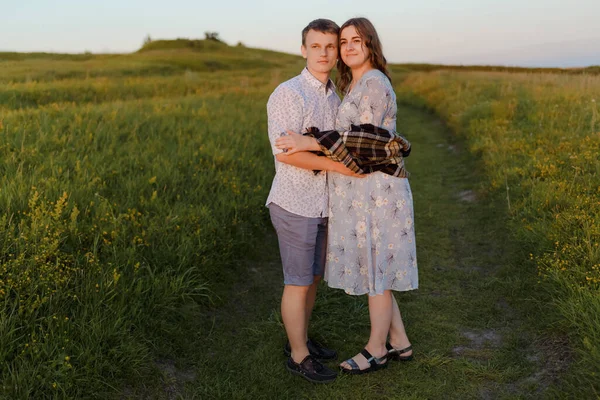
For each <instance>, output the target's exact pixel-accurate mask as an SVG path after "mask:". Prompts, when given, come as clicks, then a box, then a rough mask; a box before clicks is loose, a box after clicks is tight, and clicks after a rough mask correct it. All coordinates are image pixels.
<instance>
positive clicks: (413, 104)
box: [0, 41, 600, 399]
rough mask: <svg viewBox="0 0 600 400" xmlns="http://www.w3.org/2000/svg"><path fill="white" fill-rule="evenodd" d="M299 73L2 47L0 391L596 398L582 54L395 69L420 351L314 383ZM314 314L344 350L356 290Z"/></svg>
mask: <svg viewBox="0 0 600 400" xmlns="http://www.w3.org/2000/svg"><path fill="white" fill-rule="evenodd" d="M302 67H303V60H302V59H301V58H300V57H296V56H292V55H286V54H281V53H275V52H270V51H263V50H255V49H248V48H244V47H229V46H226V45H223V44H219V43H208V42H207V43H204V42H203V41H197V42H192V43H190V42H185V41H182V42H176V43H172V42H161V41H158V42H154V43H153V44H152V46H148V47H146V48H144V49H142V51H140V52H137V53H134V54H126V55H91V54H84V55H60V54H19V53H0V157H1V159H2V161H3V162H2V163H1V164H0V168H1V172H2V173H1V174H0V209H1V210H2V213H1V214H0V246H1V251H0V260H1V264H0V300H1V301H2V303H1V304H2V312H1V313H0V355H1V357H2V360H3V362H2V364H1V367H0V379H1V381H2V389H1V391H0V396H1V397H2V398H7V399H20V398H23V399H25V398H36V399H37V398H69V399H70V398H99V399H107V398H135V399H137V398H140V399H141V398H156V399H174V398H185V399H193V398H196V399H198V398H202V399H203V398H240V399H242V398H372V396H373V393H376V394H378V395H379V397H382V398H414V399H426V398H427V399H428V398H460V399H464V398H523V397H529V398H541V397H559V398H563V397H564V398H572V397H573V396H576V397H578V398H590V397H594V396H596V397H597V396H598V394H597V393H598V390H599V388H598V384H597V376H598V373H600V369H599V368H598V366H599V365H600V364H599V363H600V361H599V360H600V354H599V351H600V350H599V349H598V347H597V343H598V338H600V336H599V335H600V334H599V329H600V328H599V324H600V322H599V321H598V320H597V318H598V317H597V315H600V314H598V313H596V311H593V310H600V308H599V307H598V300H597V299H598V296H597V290H598V265H597V264H598V263H600V262H599V261H598V259H597V256H598V250H597V243H598V214H597V210H598V208H597V205H598V203H597V201H598V193H600V192H598V189H597V188H599V187H600V184H598V180H597V170H594V167H595V168H597V165H598V163H597V161H598V158H597V157H598V152H595V150H597V149H598V147H594V146H597V143H598V141H597V138H598V136H597V133H596V136H595V137H594V136H593V135H590V133H592V134H593V133H594V132H598V130H600V119H599V118H598V109H597V108H593V107H597V105H596V104H597V103H593V102H591V99H592V98H593V99H597V100H598V101H600V94H598V77H594V76H593V75H590V74H591V73H593V72H594V70H593V69H590V70H589V71H577V73H572V71H571V72H568V73H562V72H561V73H560V74H559V73H558V72H559V71H554V72H556V73H555V74H546V73H545V74H541V73H534V72H530V73H529V74H528V75H524V74H523V72H522V71H521V72H520V73H518V74H510V73H508V72H505V73H498V72H487V73H485V72H476V71H471V72H465V71H462V72H445V73H440V72H427V73H419V72H414V71H415V70H428V69H430V67H428V66H416V65H412V66H411V65H402V66H393V67H392V70H393V71H394V76H393V77H394V83H395V87H396V90H397V92H398V95H399V99H400V100H401V104H400V110H399V117H398V130H399V131H401V132H403V133H405V134H406V135H407V136H408V137H409V139H410V140H411V141H412V142H413V143H414V151H413V154H411V156H410V158H409V159H407V168H408V169H409V171H411V173H412V177H411V185H412V188H413V192H414V197H415V212H416V216H415V223H416V228H417V246H418V249H417V250H418V254H419V269H420V275H421V279H420V280H421V288H420V289H419V291H417V292H415V293H410V294H400V295H398V297H397V298H398V301H399V303H400V307H401V310H402V311H403V315H404V318H405V320H406V324H407V329H408V332H409V336H410V337H411V339H412V341H413V343H414V345H415V346H416V360H415V362H413V363H410V364H408V365H393V366H392V367H391V368H389V369H388V370H386V371H385V372H381V373H378V374H373V375H372V376H365V377H357V378H356V379H350V378H344V379H340V380H339V381H337V382H336V383H335V384H333V385H329V386H324V387H323V386H314V385H311V384H308V383H305V382H303V381H299V380H298V379H297V378H294V377H292V376H289V375H288V374H287V373H286V372H285V370H284V368H283V362H284V360H285V359H284V357H283V355H282V352H281V346H282V345H283V343H284V342H285V338H284V334H283V328H282V325H281V321H280V315H279V311H278V302H279V298H280V295H281V290H282V282H281V280H282V279H281V278H282V277H281V270H280V265H279V260H278V258H277V245H276V241H275V240H274V237H273V232H272V229H271V226H270V222H269V219H268V216H267V213H266V209H265V207H264V201H265V199H266V197H267V193H268V190H269V188H270V184H271V180H272V177H273V173H274V168H273V160H272V156H271V153H270V147H269V143H268V140H267V137H266V109H265V104H266V101H267V99H268V96H269V95H270V93H271V92H272V91H273V89H274V88H275V87H276V86H277V85H278V84H279V83H280V82H282V81H283V80H285V79H288V78H290V77H292V76H294V75H296V74H297V73H299V71H300V70H301V68H302ZM435 69H436V70H437V69H439V68H435ZM523 76H525V78H523ZM530 78H533V79H530ZM457 87H458V88H459V89H457ZM514 93H516V95H518V97H517V100H514V99H513V97H511V95H512V94H514ZM452 96H457V97H456V100H457V101H456V102H453V101H452V99H453V97H452ZM460 96H463V97H460ZM552 96H555V97H552ZM586 96H587V97H586ZM588 97H590V99H589V100H590V101H588V102H585V101H583V100H581V99H584V98H585V99H587V98H588ZM555 98H560V99H561V101H562V102H558V100H555ZM573 100H575V101H573ZM579 100H581V101H579ZM448 104H449V105H448ZM556 104H559V107H558V109H557V108H556V107H554V106H555V105H556ZM592 105H593V106H592ZM450 106H452V107H454V108H452V107H450ZM424 107H425V109H427V110H435V111H436V112H438V113H439V115H440V116H441V118H442V120H440V119H439V117H438V116H436V115H434V114H432V113H431V112H430V111H424ZM565 118H566V119H567V120H565ZM443 121H445V122H447V123H448V127H447V126H446V125H445V122H443ZM540 121H544V123H546V121H547V123H549V124H552V125H551V129H550V130H548V129H545V128H544V129H542V128H540V129H537V130H532V129H531V127H532V126H537V125H536V124H539V123H540ZM498 126H500V127H502V129H504V131H503V132H509V133H510V134H511V136H502V135H500V134H499V133H497V132H496V130H494V129H496V127H498ZM544 127H546V125H544ZM575 128H576V129H575ZM590 129H591V131H589V130H590ZM530 131H531V132H533V134H532V135H530V136H527V135H526V134H525V133H529V132H530ZM571 131H573V132H575V133H573V134H572V136H568V138H569V139H568V140H567V139H561V140H558V141H556V140H551V138H556V137H559V138H560V137H562V136H563V135H566V134H565V133H564V132H569V135H571ZM561 132H562V133H561ZM455 133H457V134H458V135H456V134H455ZM586 137H587V138H588V139H585V138H586ZM582 141H583V142H582ZM540 148H541V150H537V152H536V149H540ZM503 149H511V152H510V154H511V159H510V160H507V159H506V158H505V157H506V155H505V154H506V152H504V153H503V151H502V150H503ZM586 150H587V152H586ZM573 155H575V156H577V157H576V158H572V156H573ZM538 157H539V158H538ZM594 157H595V158H594ZM432 160H435V162H432ZM561 161H562V162H563V163H562V164H561V163H560V162H561ZM507 165H508V167H507V168H504V167H505V166H507ZM550 165H555V169H552V168H551V167H550ZM528 168H529V169H528ZM572 171H575V172H572ZM569 173H571V174H575V175H574V176H573V175H568V174H569ZM556 177H560V179H559V180H556V179H554V178H556ZM569 178H571V179H569ZM569 181H571V182H573V181H574V183H573V184H574V185H576V186H574V187H570V186H565V187H561V186H560V185H561V183H560V182H569ZM540 185H542V186H540ZM505 186H509V189H510V196H509V198H510V205H509V203H508V202H507V199H506V197H507V194H506V190H507V189H506V187H505ZM555 193H558V195H557V197H553V196H554V194H555ZM551 194H552V195H551ZM578 196H579V197H578ZM594 202H596V203H594ZM557 206H558V207H559V208H557V209H556V210H555V208H556V207H557ZM552 207H555V208H552ZM594 207H596V208H594ZM577 210H578V211H577ZM594 210H595V211H594ZM575 211H577V213H576V212H575ZM555 212H557V213H561V214H562V215H563V218H560V217H559V218H555V217H554V213H555ZM575 215H576V216H577V218H575V217H572V216H575ZM567 217H568V218H567ZM573 218H574V219H573ZM554 235H558V236H556V237H555V236H554ZM574 235H577V237H578V238H580V240H579V239H573V240H572V241H569V239H565V238H569V237H570V236H574ZM586 235H587V236H586ZM554 242H558V243H559V244H556V246H557V247H553V246H552V244H553V243H554ZM567 244H569V245H570V246H572V247H568V248H566V247H561V246H564V245H567ZM586 244H587V246H588V247H585V246H586ZM575 246H579V247H575ZM569 251H570V252H569ZM530 254H531V255H530ZM563 255H564V256H563ZM582 257H583V258H582ZM594 257H596V258H594ZM582 260H584V261H585V262H584V261H582ZM561 262H562V264H561ZM563 267H564V268H565V269H564V270H563V269H562V268H563ZM588 278H589V279H588ZM594 307H596V308H594ZM586 313H587V314H586ZM312 328H313V330H314V334H315V335H316V336H317V337H319V338H320V339H322V340H323V341H324V342H326V343H328V344H330V345H332V346H334V347H335V348H337V349H338V350H339V351H340V353H341V355H342V356H351V355H353V354H355V353H356V351H358V350H359V349H360V346H362V345H363V344H364V342H365V340H366V338H367V335H368V310H367V308H366V299H363V298H354V297H349V296H346V295H345V294H343V293H340V292H339V291H335V290H330V289H328V288H326V287H325V286H323V287H322V289H321V291H320V294H319V300H318V305H317V309H316V310H315V317H314V322H313V325H312Z"/></svg>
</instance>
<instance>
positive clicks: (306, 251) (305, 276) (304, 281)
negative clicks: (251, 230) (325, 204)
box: [269, 203, 327, 286]
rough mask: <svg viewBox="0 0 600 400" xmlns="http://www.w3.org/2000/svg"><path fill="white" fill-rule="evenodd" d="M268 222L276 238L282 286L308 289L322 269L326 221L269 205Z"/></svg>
mask: <svg viewBox="0 0 600 400" xmlns="http://www.w3.org/2000/svg"><path fill="white" fill-rule="evenodd" d="M269 213H270V214H271V222H272V223H273V227H275V231H276V232H277V238H278V239H279V252H280V253H281V263H282V265H283V283H284V284H286V285H295V286H309V285H311V284H312V283H313V280H314V277H315V276H322V275H323V272H324V270H325V259H326V252H327V218H309V217H303V216H301V215H297V214H294V213H291V212H289V211H286V210H284V209H283V208H281V207H279V206H278V205H277V204H275V203H270V204H269Z"/></svg>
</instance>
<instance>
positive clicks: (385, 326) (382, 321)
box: [340, 290, 393, 369]
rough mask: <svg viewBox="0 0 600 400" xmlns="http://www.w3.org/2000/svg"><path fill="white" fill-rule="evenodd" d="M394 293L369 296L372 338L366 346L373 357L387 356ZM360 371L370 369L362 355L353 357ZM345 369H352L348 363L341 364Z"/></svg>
mask: <svg viewBox="0 0 600 400" xmlns="http://www.w3.org/2000/svg"><path fill="white" fill-rule="evenodd" d="M392 298H393V296H392V293H391V291H389V290H386V291H384V292H383V294H381V295H376V296H369V317H370V320H371V336H370V337H369V342H368V343H367V345H366V346H365V348H366V349H367V351H368V352H369V353H371V355H372V356H374V357H377V358H381V357H383V356H384V355H386V354H387V349H386V348H385V342H386V340H387V336H388V332H389V330H390V325H391V323H392V311H393V305H392ZM353 359H354V361H355V362H356V363H357V364H358V366H359V367H360V369H366V368H368V367H369V363H368V362H367V360H366V359H365V357H364V356H363V355H362V354H357V355H356V356H354V357H353ZM340 365H341V366H342V367H343V368H348V369H350V368H351V367H350V365H348V364H347V363H346V362H343V363H342V364H340Z"/></svg>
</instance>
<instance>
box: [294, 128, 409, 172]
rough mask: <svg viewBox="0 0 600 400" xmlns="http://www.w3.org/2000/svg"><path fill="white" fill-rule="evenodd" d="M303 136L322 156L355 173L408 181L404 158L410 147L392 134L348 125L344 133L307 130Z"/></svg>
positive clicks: (384, 130) (392, 132)
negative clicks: (380, 174)
mask: <svg viewBox="0 0 600 400" xmlns="http://www.w3.org/2000/svg"><path fill="white" fill-rule="evenodd" d="M307 130H308V132H306V133H305V135H307V136H312V137H314V138H315V139H317V142H319V145H320V146H321V150H322V153H323V155H325V156H326V157H328V158H330V159H332V160H334V161H339V162H341V163H343V164H344V165H345V166H346V167H348V168H349V169H350V170H352V171H353V172H355V173H357V174H370V173H372V172H376V171H380V172H384V173H386V174H388V175H392V176H397V177H399V178H408V177H409V175H410V174H409V173H408V171H407V170H406V169H405V168H404V157H408V155H409V154H410V150H411V145H410V142H409V141H408V140H406V139H405V138H404V137H402V136H400V135H399V134H398V133H396V132H394V131H388V130H387V129H383V128H379V127H376V126H374V125H371V124H364V125H359V126H357V125H351V126H350V130H349V131H346V132H342V133H340V132H338V131H336V130H333V131H323V132H321V131H319V130H318V129H317V128H308V129H307Z"/></svg>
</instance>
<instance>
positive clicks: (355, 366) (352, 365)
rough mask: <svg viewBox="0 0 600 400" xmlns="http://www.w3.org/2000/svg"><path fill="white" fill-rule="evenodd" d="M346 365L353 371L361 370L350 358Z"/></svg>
mask: <svg viewBox="0 0 600 400" xmlns="http://www.w3.org/2000/svg"><path fill="white" fill-rule="evenodd" d="M346 363H347V364H348V365H350V366H351V367H352V370H360V367H359V366H358V364H357V363H356V361H354V360H353V359H351V358H349V359H347V360H346Z"/></svg>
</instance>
